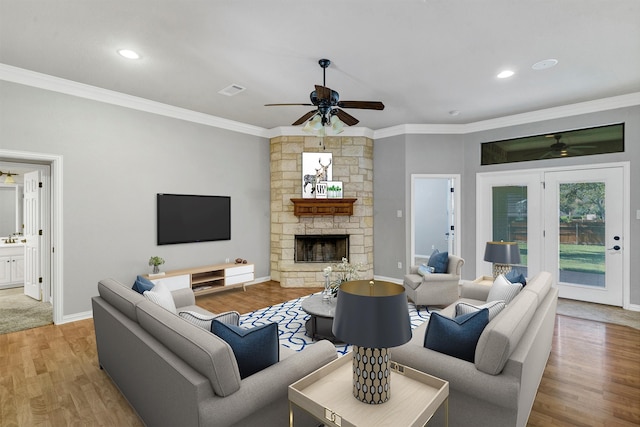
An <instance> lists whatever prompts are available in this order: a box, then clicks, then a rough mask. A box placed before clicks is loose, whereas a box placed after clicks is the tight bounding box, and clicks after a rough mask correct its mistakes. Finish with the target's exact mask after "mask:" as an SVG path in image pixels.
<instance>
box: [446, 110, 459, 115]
mask: <svg viewBox="0 0 640 427" xmlns="http://www.w3.org/2000/svg"><path fill="white" fill-rule="evenodd" d="M449 115H450V116H459V115H460V111H458V110H451V111H449Z"/></svg>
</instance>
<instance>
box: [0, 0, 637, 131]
mask: <svg viewBox="0 0 640 427" xmlns="http://www.w3.org/2000/svg"><path fill="white" fill-rule="evenodd" d="M121 48H129V49H134V50H136V51H138V52H139V53H140V54H141V55H142V59H140V60H135V61H132V60H126V59H123V58H121V57H120V56H119V55H117V53H116V51H117V50H118V49H121ZM320 58H328V59H330V60H331V61H332V65H331V67H330V68H329V69H328V70H327V81H326V85H327V86H329V87H331V88H332V89H334V90H337V91H338V92H339V93H340V97H341V100H357V101H361V100H366V101H368V100H372V101H382V102H384V104H385V106H386V108H385V110H384V111H366V110H356V109H349V110H347V112H349V113H350V114H352V115H353V116H355V117H356V118H358V119H360V124H359V126H364V127H368V128H370V129H374V130H375V129H381V128H386V127H390V126H394V125H399V124H435V123H438V124H457V123H473V122H477V121H481V120H487V119H492V118H496V117H503V116H508V115H513V114H518V113H525V112H529V111H534V110H539V109H544V108H550V107H555V106H560V105H567V104H573V103H577V102H582V101H590V100H596V99H601V98H607V97H611V96H617V95H623V94H629V93H635V92H639V91H640V1H638V0H607V1H604V0H563V1H558V0H520V1H513V0H485V1H474V0H466V1H465V0H446V1H445V0H366V1H359V0H324V1H322V2H317V1H311V0H288V1H282V0H270V1H266V0H182V1H180V0H135V1H134V0H75V1H70V0H56V1H51V0H0V63H3V64H7V65H11V66H15V67H19V68H24V69H27V70H32V71H36V72H40V73H45V74H49V75H52V76H56V77H61V78H64V79H69V80H73V81H76V82H81V83H85V84H89V85H93V86H97V87H100V88H105V89H110V90H114V91H118V92H122V93H126V94H129V95H134V96H138V97H142V98H146V99H150V100H154V101H158V102H162V103H166V104H170V105H173V106H178V107H183V108H186V109H189V110H193V111H197V112H203V113H207V114H211V115H214V116H218V117H222V118H226V119H230V120H234V121H239V122H242V123H247V124H251V125H255V126H260V127H264V128H274V127H277V126H287V125H290V124H291V123H293V122H294V121H295V120H296V119H297V118H298V117H300V116H302V115H303V114H304V113H306V112H307V111H309V110H310V109H311V108H310V107H300V106H295V107H265V106H264V104H267V103H284V102H294V103H298V102H300V103H308V102H309V98H308V96H309V92H310V91H311V90H313V85H314V84H322V70H321V68H320V67H319V66H318V63H317V61H318V59H320ZM549 58H554V59H557V60H558V61H559V63H558V65H557V66H555V67H553V68H550V69H546V70H540V71H536V70H533V69H532V68H531V66H532V65H533V64H534V63H536V62H538V61H541V60H545V59H549ZM505 68H510V69H512V70H513V71H515V75H514V76H513V77H511V78H509V79H503V80H500V79H497V78H496V75H497V74H498V72H500V71H501V70H503V69H505ZM231 84H237V85H240V86H243V87H246V90H245V91H244V92H241V93H239V94H238V95H236V96H233V97H228V96H224V95H220V94H218V91H220V90H221V89H223V88H225V87H227V86H229V85H231ZM452 110H457V111H459V112H460V113H459V115H456V116H453V115H451V114H449V112H450V111H452Z"/></svg>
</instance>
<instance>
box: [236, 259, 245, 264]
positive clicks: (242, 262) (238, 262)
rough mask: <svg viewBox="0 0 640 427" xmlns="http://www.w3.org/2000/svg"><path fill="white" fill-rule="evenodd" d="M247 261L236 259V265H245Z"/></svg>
mask: <svg viewBox="0 0 640 427" xmlns="http://www.w3.org/2000/svg"><path fill="white" fill-rule="evenodd" d="M246 263H247V260H246V259H242V258H236V264H246Z"/></svg>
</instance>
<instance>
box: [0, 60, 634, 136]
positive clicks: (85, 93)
mask: <svg viewBox="0 0 640 427" xmlns="http://www.w3.org/2000/svg"><path fill="white" fill-rule="evenodd" d="M0 80H5V81H9V82H13V83H19V84H23V85H26V86H32V87H37V88H40V89H45V90H50V91H53V92H60V93H64V94H67V95H72V96H77V97H80V98H86V99H91V100H94V101H99V102H104V103H108V104H113V105H118V106H121V107H125V108H131V109H134V110H139V111H144V112H147V113H152V114H158V115H162V116H166V117H171V118H175V119H179V120H185V121H189V122H194V123H199V124H202V125H206V126H212V127H216V128H220V129H226V130H229V131H232V132H239V133H244V134H248V135H253V136H258V137H262V138H274V137H277V136H308V134H306V133H305V132H303V131H302V127H300V126H298V127H295V126H280V127H275V128H272V129H266V128H262V127H259V126H253V125H249V124H246V123H242V122H237V121H233V120H228V119H223V118H221V117H217V116H212V115H210V114H205V113H199V112H196V111H192V110H188V109H185V108H180V107H175V106H172V105H168V104H163V103H161V102H156V101H151V100H148V99H145V98H140V97H137V96H131V95H126V94H124V93H121V92H116V91H112V90H108V89H102V88H99V87H96V86H91V85H87V84H84V83H78V82H74V81H72V80H66V79H62V78H59V77H54V76H50V75H48V74H42V73H37V72H35V71H30V70H25V69H23V68H18V67H13V66H11V65H6V64H0ZM636 105H640V92H635V93H629V94H626V95H620V96H614V97H610V98H603V99H597V100H594V101H586V102H580V103H576V104H570V105H563V106H560V107H553V108H547V109H543V110H537V111H531V112H528V113H521V114H514V115H511V116H505V117H499V118H496V119H489V120H482V121H478V122H473V123H466V124H402V125H398V126H392V127H388V128H383V129H378V130H371V129H369V128H365V127H348V128H346V129H345V130H344V132H343V133H341V134H340V135H339V136H341V137H342V136H364V137H367V138H371V139H382V138H389V137H392V136H397V135H419V134H428V135H436V134H467V133H473V132H480V131H485V130H492V129H498V128H503V127H509V126H516V125H522V124H527V123H535V122H540V121H546V120H553V119H559V118H564V117H571V116H577V115H581V114H588V113H595V112H599V111H606V110H613V109H616V108H624V107H632V106H636ZM328 136H329V137H330V136H332V135H328Z"/></svg>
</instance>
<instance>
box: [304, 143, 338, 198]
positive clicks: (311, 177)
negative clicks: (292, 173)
mask: <svg viewBox="0 0 640 427" xmlns="http://www.w3.org/2000/svg"><path fill="white" fill-rule="evenodd" d="M332 157H333V155H332V153H302V197H303V198H315V197H316V186H317V185H318V184H319V183H320V181H330V180H331V175H332V172H333V169H332V167H331V163H332Z"/></svg>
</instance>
